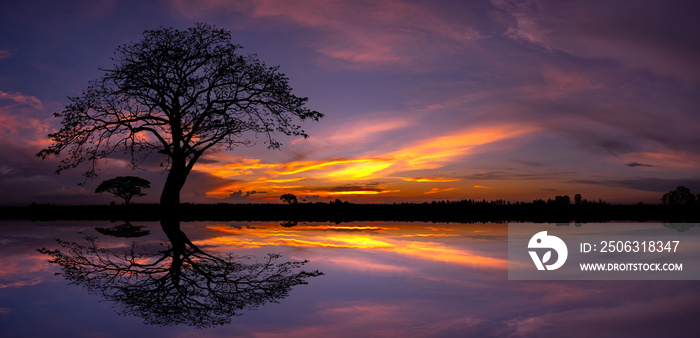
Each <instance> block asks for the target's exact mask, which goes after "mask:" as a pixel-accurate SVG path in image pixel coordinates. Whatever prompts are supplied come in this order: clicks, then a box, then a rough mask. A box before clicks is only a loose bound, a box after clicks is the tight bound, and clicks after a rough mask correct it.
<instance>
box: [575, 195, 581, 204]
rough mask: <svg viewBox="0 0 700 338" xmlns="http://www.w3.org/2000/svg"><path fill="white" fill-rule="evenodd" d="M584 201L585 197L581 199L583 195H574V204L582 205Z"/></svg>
mask: <svg viewBox="0 0 700 338" xmlns="http://www.w3.org/2000/svg"><path fill="white" fill-rule="evenodd" d="M582 199H583V197H581V194H576V195H574V204H576V205H581V200H582Z"/></svg>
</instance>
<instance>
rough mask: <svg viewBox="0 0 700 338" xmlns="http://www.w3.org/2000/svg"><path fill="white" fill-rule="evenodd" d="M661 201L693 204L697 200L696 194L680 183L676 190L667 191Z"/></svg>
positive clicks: (670, 203)
mask: <svg viewBox="0 0 700 338" xmlns="http://www.w3.org/2000/svg"><path fill="white" fill-rule="evenodd" d="M661 201H662V202H663V204H664V205H691V204H693V203H694V202H695V195H693V194H692V193H690V189H688V188H686V187H685V186H682V185H679V186H678V187H677V188H676V190H672V191H669V192H667V193H665V194H664V195H663V197H662V198H661Z"/></svg>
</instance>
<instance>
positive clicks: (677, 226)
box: [664, 223, 698, 232]
mask: <svg viewBox="0 0 700 338" xmlns="http://www.w3.org/2000/svg"><path fill="white" fill-rule="evenodd" d="M696 226H698V223H664V227H666V228H669V229H676V231H678V232H684V231H688V230H690V228H694V227H696Z"/></svg>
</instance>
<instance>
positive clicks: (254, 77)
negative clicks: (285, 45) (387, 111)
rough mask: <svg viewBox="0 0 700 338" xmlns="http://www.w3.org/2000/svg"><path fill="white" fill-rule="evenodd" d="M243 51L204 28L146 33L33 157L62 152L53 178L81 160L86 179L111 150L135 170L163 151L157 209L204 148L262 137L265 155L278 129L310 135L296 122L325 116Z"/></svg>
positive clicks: (176, 192)
mask: <svg viewBox="0 0 700 338" xmlns="http://www.w3.org/2000/svg"><path fill="white" fill-rule="evenodd" d="M241 48H242V47H241V46H239V45H235V44H233V43H231V33H230V32H228V31H226V30H223V29H217V28H216V27H214V26H211V25H207V24H202V23H198V24H197V25H196V26H195V27H192V28H188V29H187V30H177V29H174V28H163V27H161V28H159V29H155V30H149V31H146V32H145V33H144V36H143V38H142V39H141V40H140V41H138V42H130V43H127V44H124V45H121V46H119V47H118V48H117V50H116V52H115V54H116V56H115V57H114V58H112V60H113V61H114V64H113V66H112V67H111V68H107V69H102V70H103V71H104V75H103V76H102V77H100V78H99V79H97V80H94V81H92V82H90V86H89V87H88V88H87V90H85V91H84V92H83V94H82V96H78V97H72V98H70V101H71V104H69V105H68V106H66V108H65V110H64V111H63V112H60V113H55V114H54V116H55V117H60V118H62V119H63V120H62V122H61V123H62V125H63V127H62V128H61V129H60V130H59V131H58V132H56V133H53V134H50V135H49V138H50V139H51V141H52V142H53V143H52V144H51V145H50V146H49V147H48V148H46V149H44V150H42V151H40V152H39V153H38V154H37V156H39V157H41V158H44V159H45V158H47V157H49V156H52V155H59V154H60V153H62V152H67V157H65V158H64V159H63V160H62V161H61V164H60V165H59V167H58V170H57V172H61V171H63V170H65V169H69V168H75V167H76V166H78V165H79V164H81V163H83V162H88V163H89V164H90V165H89V167H88V170H87V171H86V173H85V176H86V177H90V176H93V175H94V174H95V172H96V165H97V162H98V161H99V160H101V159H103V158H106V157H108V156H110V155H111V154H112V153H114V152H124V153H126V154H128V155H129V156H130V165H131V166H132V167H134V168H135V167H137V166H138V165H139V164H140V163H141V162H143V160H144V159H145V158H146V156H148V155H149V154H152V153H154V152H156V153H159V154H163V155H165V157H164V161H163V165H164V166H165V167H166V170H168V176H167V178H166V181H165V185H164V186H163V192H162V193H161V198H160V202H161V204H165V205H176V204H179V203H180V190H181V189H182V187H183V186H184V184H185V181H186V180H187V176H188V175H189V173H190V172H191V170H192V168H193V167H194V165H195V163H197V160H199V159H200V158H201V156H202V154H204V153H205V152H206V151H207V150H209V149H211V148H214V147H220V148H225V149H230V148H232V147H234V146H236V145H241V144H244V145H247V144H251V143H252V142H251V140H249V139H248V138H245V137H244V134H245V133H248V132H250V133H253V134H254V135H264V136H265V138H266V139H267V141H266V143H267V144H268V147H269V148H279V147H280V146H281V143H280V142H278V141H277V140H276V139H275V138H274V133H275V132H281V133H284V134H286V135H296V136H304V137H307V136H308V135H307V134H306V133H305V132H304V131H303V130H302V129H301V127H300V126H298V125H296V124H295V123H294V119H295V118H296V119H299V120H305V119H312V120H318V119H319V118H321V117H323V114H321V113H319V112H316V111H312V110H309V109H307V108H305V107H304V105H305V104H306V102H307V98H303V97H297V96H295V95H293V94H292V93H291V91H292V89H291V88H290V87H289V84H288V82H289V79H288V78H287V77H286V76H285V75H284V74H282V73H280V72H278V71H277V70H278V67H267V66H265V64H264V63H262V62H261V61H259V60H258V59H257V57H256V56H255V55H247V56H244V55H239V54H238V51H239V50H240V49H241Z"/></svg>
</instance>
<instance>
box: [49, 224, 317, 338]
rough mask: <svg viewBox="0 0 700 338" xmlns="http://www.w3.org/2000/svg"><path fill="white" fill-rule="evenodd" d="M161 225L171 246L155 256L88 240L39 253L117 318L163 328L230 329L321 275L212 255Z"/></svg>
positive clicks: (271, 258)
mask: <svg viewBox="0 0 700 338" xmlns="http://www.w3.org/2000/svg"><path fill="white" fill-rule="evenodd" d="M161 226H162V228H163V230H164V231H165V233H166V235H167V237H168V240H169V244H168V245H167V249H166V250H164V251H160V252H152V251H150V250H148V249H147V248H146V247H143V248H142V247H139V246H138V245H137V244H136V243H132V244H131V245H130V246H127V247H122V248H113V247H110V248H107V247H103V246H102V245H100V242H99V241H98V240H97V238H95V237H90V236H87V237H85V242H86V244H81V243H77V242H65V241H61V240H58V243H59V244H60V246H61V247H62V248H61V249H58V250H52V249H47V248H41V249H38V251H39V252H41V253H43V254H46V255H49V256H51V259H50V262H51V263H55V264H58V265H60V266H61V270H62V275H63V277H64V278H66V279H67V280H68V281H70V283H71V284H75V285H81V286H83V287H85V288H86V289H87V290H88V291H89V292H91V293H93V294H97V295H99V296H101V297H104V299H105V300H107V301H109V302H112V303H114V304H115V305H116V309H117V312H118V313H119V314H121V315H127V316H137V317H140V318H142V319H143V320H144V322H145V323H146V324H155V325H161V326H165V325H179V324H185V325H189V326H195V327H198V328H204V327H213V326H216V325H223V324H227V323H230V322H231V317H232V316H238V315H241V314H242V313H241V310H253V309H256V308H257V307H258V306H260V305H263V304H265V303H267V302H277V301H278V300H279V299H282V298H285V297H286V296H287V295H288V294H289V291H290V289H291V288H292V287H293V286H295V285H300V284H308V282H307V279H308V278H310V277H316V276H320V275H323V273H321V272H319V271H311V272H308V271H303V270H302V271H298V269H299V268H300V267H301V266H303V265H304V264H306V263H307V261H294V262H283V263H275V260H277V259H278V258H279V257H280V255H279V254H270V255H268V256H267V257H266V259H265V260H264V261H262V262H256V263H245V262H244V260H245V259H248V258H244V257H235V256H233V255H225V256H215V255H211V254H208V253H206V252H204V251H202V250H201V249H200V248H198V247H197V246H196V245H194V244H193V243H192V242H191V241H190V240H189V239H188V238H187V236H186V235H185V233H184V232H182V230H180V226H179V222H178V221H161Z"/></svg>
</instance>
